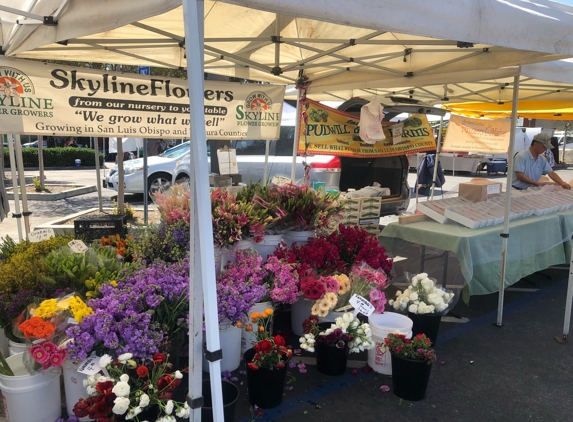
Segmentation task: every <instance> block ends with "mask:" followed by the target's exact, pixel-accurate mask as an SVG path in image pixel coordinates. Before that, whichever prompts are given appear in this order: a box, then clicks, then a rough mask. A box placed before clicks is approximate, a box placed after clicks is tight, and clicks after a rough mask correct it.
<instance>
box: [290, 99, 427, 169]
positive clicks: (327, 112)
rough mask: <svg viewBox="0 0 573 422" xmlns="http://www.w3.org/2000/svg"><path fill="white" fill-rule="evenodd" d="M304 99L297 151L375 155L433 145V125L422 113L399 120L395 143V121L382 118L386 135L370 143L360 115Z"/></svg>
mask: <svg viewBox="0 0 573 422" xmlns="http://www.w3.org/2000/svg"><path fill="white" fill-rule="evenodd" d="M307 101H308V107H307V108H305V107H301V115H300V116H299V117H300V118H299V121H300V122H301V123H300V124H299V130H298V152H299V153H300V154H303V153H305V154H307V155H338V156H341V157H372V158H375V157H390V156H393V155H403V154H407V153H411V152H421V151H431V150H435V149H436V143H435V141H434V135H433V133H432V128H431V127H430V124H429V123H428V119H427V118H426V116H425V115H423V114H414V115H412V116H410V117H409V118H408V119H406V120H404V121H403V122H402V123H404V130H403V132H402V138H401V140H400V142H399V143H397V144H395V145H394V144H393V142H394V140H393V137H392V126H393V125H394V123H390V122H382V128H383V129H384V135H386V139H385V140H384V141H380V142H376V143H375V144H374V145H371V144H367V143H366V142H363V141H362V140H361V139H360V136H359V132H360V127H359V124H360V118H359V117H357V116H354V115H352V114H349V113H345V112H343V111H340V110H336V109H334V108H330V107H326V106H324V105H322V104H320V103H319V102H317V101H313V100H308V99H307ZM304 113H305V114H306V116H305V115H304ZM305 119H306V123H305Z"/></svg>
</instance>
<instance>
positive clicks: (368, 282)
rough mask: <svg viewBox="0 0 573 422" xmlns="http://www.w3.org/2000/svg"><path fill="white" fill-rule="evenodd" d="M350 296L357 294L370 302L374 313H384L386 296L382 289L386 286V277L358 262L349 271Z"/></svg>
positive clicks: (382, 272) (382, 273)
mask: <svg viewBox="0 0 573 422" xmlns="http://www.w3.org/2000/svg"><path fill="white" fill-rule="evenodd" d="M350 281H351V284H352V293H351V295H352V294H358V295H360V296H362V297H364V298H366V299H368V300H369V301H370V303H371V304H372V305H373V306H374V308H375V312H377V313H379V314H382V313H384V307H385V306H386V302H387V300H386V294H385V293H384V289H385V288H386V286H387V285H388V277H387V276H386V274H385V273H384V271H382V270H375V269H373V268H372V267H370V266H369V265H368V264H366V263H365V262H359V263H357V264H354V265H353V266H352V269H351V270H350Z"/></svg>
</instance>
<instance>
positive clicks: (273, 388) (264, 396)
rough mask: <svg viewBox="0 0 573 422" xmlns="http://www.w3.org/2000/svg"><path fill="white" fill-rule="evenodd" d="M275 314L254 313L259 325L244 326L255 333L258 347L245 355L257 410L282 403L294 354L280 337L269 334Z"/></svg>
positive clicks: (250, 397)
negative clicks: (290, 362) (288, 368)
mask: <svg viewBox="0 0 573 422" xmlns="http://www.w3.org/2000/svg"><path fill="white" fill-rule="evenodd" d="M272 316H273V310H272V309H270V308H267V309H265V310H264V311H263V312H262V313H253V314H252V315H251V322H252V323H253V324H257V325H258V329H257V330H253V325H251V324H246V325H244V327H245V330H247V331H248V332H251V333H254V335H255V338H256V343H255V344H254V346H253V348H252V349H249V350H247V351H246V352H245V354H244V355H243V360H244V362H245V364H246V366H247V368H246V369H247V387H248V391H249V401H250V403H251V404H252V405H253V406H254V405H257V406H258V407H260V408H263V409H270V408H273V407H276V406H278V405H279V404H281V402H282V397H283V390H284V385H285V381H286V375H287V365H288V362H289V360H290V358H291V356H292V350H291V349H289V348H287V347H286V341H285V339H284V337H282V336H281V335H275V336H273V335H272V333H271V330H270V323H271V318H272Z"/></svg>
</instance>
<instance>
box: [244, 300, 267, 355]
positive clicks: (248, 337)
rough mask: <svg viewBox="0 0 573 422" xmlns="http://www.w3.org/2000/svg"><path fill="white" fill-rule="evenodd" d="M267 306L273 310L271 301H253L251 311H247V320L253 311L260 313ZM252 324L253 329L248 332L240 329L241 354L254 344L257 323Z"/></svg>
mask: <svg viewBox="0 0 573 422" xmlns="http://www.w3.org/2000/svg"><path fill="white" fill-rule="evenodd" d="M267 308H271V309H272V310H273V311H274V309H275V307H274V306H273V303H272V302H270V301H269V302H259V303H255V306H253V309H251V312H249V321H250V319H251V315H252V314H253V313H254V312H259V313H262V312H263V311H264V310H265V309H267ZM251 324H252V326H253V331H252V332H249V331H246V330H242V335H241V354H244V353H245V352H246V351H247V350H248V349H250V348H251V347H253V345H254V344H255V342H256V341H255V340H256V339H255V333H256V332H257V329H258V328H259V325H258V324H256V323H251ZM271 330H272V324H271Z"/></svg>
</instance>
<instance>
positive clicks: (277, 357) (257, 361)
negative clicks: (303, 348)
mask: <svg viewBox="0 0 573 422" xmlns="http://www.w3.org/2000/svg"><path fill="white" fill-rule="evenodd" d="M272 316H273V310H272V309H270V308H268V309H265V311H264V312H261V313H257V312H255V313H253V314H252V315H251V321H252V322H253V323H256V324H258V326H259V329H258V330H257V331H256V337H257V340H258V341H257V342H256V343H255V345H254V346H253V347H254V349H255V356H254V357H253V360H252V361H251V362H247V366H248V367H249V368H250V369H252V370H254V371H256V370H258V369H259V368H267V369H279V368H284V367H285V365H286V363H287V362H288V361H289V359H290V358H291V356H292V350H291V349H289V348H287V347H286V341H285V339H284V337H283V336H280V335H276V336H272V335H271V333H269V331H268V330H269V325H270V321H271V318H272ZM252 332H253V333H255V331H252Z"/></svg>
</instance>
